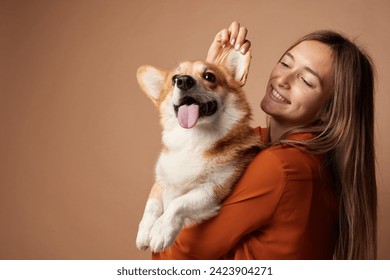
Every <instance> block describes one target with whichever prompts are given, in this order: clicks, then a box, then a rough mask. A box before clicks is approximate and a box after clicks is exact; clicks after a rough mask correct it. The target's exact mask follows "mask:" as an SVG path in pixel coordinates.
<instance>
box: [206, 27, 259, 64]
mask: <svg viewBox="0 0 390 280" xmlns="http://www.w3.org/2000/svg"><path fill="white" fill-rule="evenodd" d="M247 34H248V29H247V28H246V27H243V26H240V23H238V22H236V21H234V22H232V24H231V25H230V26H229V28H224V29H222V30H221V31H219V32H218V33H217V35H215V37H214V40H213V42H212V43H211V45H210V48H209V51H208V53H207V59H206V61H208V62H211V63H216V64H218V63H219V62H220V60H221V58H222V57H223V56H224V52H225V51H226V50H227V49H228V48H227V47H228V46H230V47H234V48H235V49H236V50H237V51H240V52H241V53H242V54H245V53H246V52H247V51H248V50H249V49H250V47H251V42H250V41H249V40H247V38H246V36H247Z"/></svg>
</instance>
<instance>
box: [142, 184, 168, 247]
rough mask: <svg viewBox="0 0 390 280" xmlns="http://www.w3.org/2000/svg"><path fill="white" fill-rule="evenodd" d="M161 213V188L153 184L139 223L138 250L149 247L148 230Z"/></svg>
mask: <svg viewBox="0 0 390 280" xmlns="http://www.w3.org/2000/svg"><path fill="white" fill-rule="evenodd" d="M162 213H163V203H162V195H161V187H160V185H159V184H158V183H155V184H154V185H153V187H152V190H151V191H150V194H149V198H148V201H147V202H146V206H145V210H144V215H143V217H142V220H141V222H140V223H139V227H138V233H137V240H136V245H137V248H138V249H140V250H146V249H147V248H148V247H149V239H150V230H151V229H152V227H153V225H154V223H155V222H156V220H157V219H158V218H159V217H160V216H161V214H162Z"/></svg>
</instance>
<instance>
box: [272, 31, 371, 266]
mask: <svg viewBox="0 0 390 280" xmlns="http://www.w3.org/2000/svg"><path fill="white" fill-rule="evenodd" d="M307 40H315V41H319V42H322V43H324V44H326V45H328V46H329V47H330V48H331V49H332V51H333V59H334V80H333V83H334V84H333V87H334V92H333V94H332V96H331V98H330V100H329V101H328V102H327V104H326V105H325V106H324V107H323V109H322V110H321V111H320V112H319V114H318V119H317V120H316V121H315V122H313V123H311V124H309V125H306V126H304V127H300V128H296V129H294V130H292V131H289V132H288V133H286V134H285V136H287V135H288V134H291V133H298V132H312V133H315V135H317V136H316V137H315V138H313V139H311V140H306V141H294V140H287V139H285V137H282V140H280V142H279V143H285V144H290V145H294V146H298V147H301V148H304V149H306V150H309V151H311V152H315V153H325V154H326V155H327V158H328V162H329V164H330V166H331V169H332V171H333V174H334V177H335V184H336V186H335V187H336V191H337V193H338V195H339V197H340V207H339V209H340V210H339V238H338V242H337V245H336V249H335V254H334V257H335V258H336V259H376V253H377V185H376V176H375V149H374V68H373V63H372V60H371V58H370V57H369V56H368V55H367V54H366V53H365V52H364V51H363V50H362V49H360V48H359V47H358V46H357V45H356V44H354V43H353V42H351V41H350V40H349V39H348V38H347V37H346V36H344V35H342V34H340V33H337V32H333V31H317V32H313V33H311V34H308V35H306V36H304V37H303V38H301V39H300V40H298V41H297V42H296V43H295V44H293V45H292V46H291V47H290V48H289V49H288V50H291V49H292V48H293V47H294V46H296V45H297V44H299V43H300V42H302V41H307Z"/></svg>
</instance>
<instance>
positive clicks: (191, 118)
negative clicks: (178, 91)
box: [177, 104, 199, 128]
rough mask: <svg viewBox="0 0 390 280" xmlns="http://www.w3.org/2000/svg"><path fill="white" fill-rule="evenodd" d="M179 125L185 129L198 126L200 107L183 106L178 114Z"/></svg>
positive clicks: (193, 105) (192, 105)
mask: <svg viewBox="0 0 390 280" xmlns="http://www.w3.org/2000/svg"><path fill="white" fill-rule="evenodd" d="M177 117H178V119H179V124H180V126H181V127H183V128H192V127H194V126H195V125H196V123H197V122H198V118H199V105H196V104H191V105H182V106H180V107H179V111H178V112H177Z"/></svg>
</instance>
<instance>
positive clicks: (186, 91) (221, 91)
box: [137, 49, 251, 128]
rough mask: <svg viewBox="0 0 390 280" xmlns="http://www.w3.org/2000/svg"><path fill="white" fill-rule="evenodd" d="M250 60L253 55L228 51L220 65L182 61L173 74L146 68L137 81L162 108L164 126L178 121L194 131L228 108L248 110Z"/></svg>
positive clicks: (182, 125)
mask: <svg viewBox="0 0 390 280" xmlns="http://www.w3.org/2000/svg"><path fill="white" fill-rule="evenodd" d="M250 59H251V56H250V52H247V53H246V54H245V55H242V54H241V53H239V52H238V51H236V50H234V49H227V50H226V51H225V55H224V56H223V58H222V59H221V62H220V63H219V64H218V65H217V64H211V63H207V62H205V61H195V62H183V63H181V64H180V65H179V66H178V67H177V68H176V69H175V70H174V71H164V70H160V69H157V68H155V67H153V66H149V65H145V66H141V67H140V68H139V69H138V72H137V79H138V83H139V85H140V88H141V89H142V90H143V91H144V92H145V93H146V95H147V96H149V97H150V98H151V99H152V101H153V102H154V103H155V104H156V105H157V106H158V107H159V109H160V114H161V117H162V124H163V126H164V125H165V126H166V125H167V122H172V119H175V123H176V124H177V122H178V123H179V124H180V126H181V127H183V128H192V127H195V126H196V125H197V124H198V125H201V124H204V123H206V124H207V123H211V122H213V120H215V119H216V118H218V116H219V115H221V114H222V112H224V111H225V112H226V110H227V109H228V107H229V106H230V107H232V106H233V107H234V106H236V107H237V106H244V107H245V110H246V111H249V106H248V105H247V103H246V99H245V97H244V96H242V95H243V93H242V90H241V87H242V86H243V85H244V84H245V82H246V78H247V75H248V71H249V65H250ZM235 110H236V111H237V108H235ZM248 114H250V113H248ZM172 116H174V118H172ZM176 119H177V120H176Z"/></svg>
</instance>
